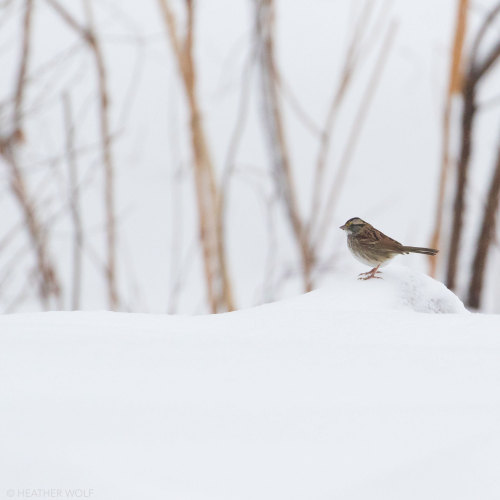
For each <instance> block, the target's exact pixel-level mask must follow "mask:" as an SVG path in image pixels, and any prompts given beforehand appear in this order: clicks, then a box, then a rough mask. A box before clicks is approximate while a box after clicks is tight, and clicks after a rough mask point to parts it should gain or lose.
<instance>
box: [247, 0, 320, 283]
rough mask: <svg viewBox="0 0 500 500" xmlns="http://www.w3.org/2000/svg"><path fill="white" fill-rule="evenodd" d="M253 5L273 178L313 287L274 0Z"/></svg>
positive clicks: (305, 275)
mask: <svg viewBox="0 0 500 500" xmlns="http://www.w3.org/2000/svg"><path fill="white" fill-rule="evenodd" d="M255 9H256V11H255V16H256V36H257V40H258V42H259V46H260V51H259V62H260V70H261V71H260V73H261V89H262V100H263V111H264V118H265V122H266V125H267V127H268V131H269V134H268V137H267V138H268V144H269V150H270V152H271V154H272V159H273V167H274V179H275V182H276V184H277V189H278V192H279V193H281V194H282V195H283V201H284V205H285V210H286V214H287V216H288V221H289V222H290V225H291V228H292V232H293V235H294V238H295V240H296V242H297V245H298V247H299V251H300V256H301V264H302V280H303V287H304V290H305V291H306V292H308V291H310V290H312V288H313V280H312V271H313V266H314V255H313V252H312V248H311V245H310V244H309V240H308V236H307V231H306V227H305V224H304V222H303V220H302V218H301V215H300V211H299V206H298V199H297V193H296V189H295V184H294V178H293V172H292V167H291V162H290V156H289V151H288V145H287V142H286V137H285V130H284V124H283V117H282V110H281V104H280V99H279V95H278V89H277V83H276V80H277V75H278V71H277V69H276V61H275V49H274V1H273V0H255Z"/></svg>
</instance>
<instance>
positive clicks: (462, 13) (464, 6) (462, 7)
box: [429, 0, 469, 276]
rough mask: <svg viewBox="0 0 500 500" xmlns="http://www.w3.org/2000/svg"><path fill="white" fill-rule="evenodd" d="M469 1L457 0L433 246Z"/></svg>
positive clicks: (431, 262) (432, 267)
mask: <svg viewBox="0 0 500 500" xmlns="http://www.w3.org/2000/svg"><path fill="white" fill-rule="evenodd" d="M468 8H469V0H458V2H457V20H456V23H455V31H454V33H453V49H452V53H451V61H450V71H449V82H448V89H447V92H446V101H445V105H444V110H443V129H442V134H443V141H442V145H441V170H440V173H439V188H438V195H437V202H436V218H435V225H434V230H433V233H432V236H431V241H430V244H429V246H430V247H431V248H439V247H440V240H441V230H442V225H443V213H444V203H445V195H446V186H447V182H448V173H449V170H450V124H451V110H452V102H453V97H454V96H456V95H458V94H460V92H461V91H462V80H463V68H462V53H463V48H464V40H465V34H466V31H467V13H468ZM440 255H441V254H438V255H437V256H436V257H433V258H430V259H429V265H430V275H431V276H436V270H437V265H438V261H439V256H440Z"/></svg>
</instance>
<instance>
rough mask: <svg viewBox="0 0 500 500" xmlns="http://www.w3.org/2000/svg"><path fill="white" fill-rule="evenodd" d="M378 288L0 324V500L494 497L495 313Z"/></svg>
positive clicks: (426, 286) (356, 286) (344, 285)
mask: <svg viewBox="0 0 500 500" xmlns="http://www.w3.org/2000/svg"><path fill="white" fill-rule="evenodd" d="M383 276H384V279H383V280H370V281H367V282H363V281H357V280H356V276H355V275H352V274H349V273H346V274H345V275H342V276H338V277H337V279H336V280H333V281H332V282H331V283H329V284H328V285H327V286H325V287H324V288H322V289H320V290H317V291H315V292H312V293H309V294H306V295H303V296H300V297H296V298H294V299H289V300H286V301H283V302H278V303H273V304H268V305H264V306H260V307H257V308H253V309H247V310H242V311H239V312H234V313H228V314H223V315H217V316H198V317H189V316H168V315H141V314H125V313H109V312H94V313H89V312H74V313H67V312H54V313H37V314H19V315H11V316H2V317H0V405H1V412H0V471H1V473H0V498H12V497H15V498H20V497H23V496H24V497H25V498H26V497H28V496H31V497H32V498H36V497H43V496H45V497H49V496H51V497H59V498H61V497H68V496H69V494H68V493H65V491H66V490H68V491H73V492H76V491H77V490H78V489H80V490H79V491H80V492H83V493H86V494H87V496H88V497H90V498H93V499H99V500H101V499H103V500H109V499H112V498H116V499H120V500H126V499H134V500H135V499H137V498H142V499H157V498H168V499H175V500H184V499H189V500H197V499H217V500H225V499H228V500H229V499H230V500H235V499H238V500H245V499H259V500H261V499H270V500H271V499H272V500H277V499H284V500H291V499H308V500H309V499H314V500H318V499H329V500H331V499H342V500H344V499H356V500H358V499H359V500H361V499H362V500H366V499H370V500H373V499H380V500H382V499H383V500H390V499H394V500H396V499H397V500H401V499H405V500H411V499H418V500H422V499H424V498H426V499H427V498H429V499H430V498H433V499H434V498H436V499H440V500H447V499H450V500H451V499H453V500H460V499H468V500H469V499H479V498H480V499H481V500H488V499H492V500H493V499H495V500H497V499H498V498H500V474H499V470H500V391H499V390H498V388H499V387H500V318H499V317H498V316H492V315H478V314H470V313H468V312H466V311H465V309H464V308H463V305H462V304H461V302H460V301H459V300H458V299H457V298H456V297H455V296H454V295H453V294H452V293H451V292H450V291H448V290H447V289H446V288H445V287H444V286H443V285H441V284H440V283H438V282H435V281H433V280H432V279H431V278H428V277H426V276H423V275H419V274H416V273H414V272H413V271H410V270H407V269H405V268H403V267H398V266H393V265H391V266H389V267H388V268H387V269H384V271H383ZM436 312H440V313H449V314H434V313H436ZM49 489H54V491H55V492H56V493H57V491H59V492H60V494H59V495H58V496H56V495H54V494H52V495H49V493H50V491H52V490H49ZM57 489H59V490H57ZM65 489H66V490H65Z"/></svg>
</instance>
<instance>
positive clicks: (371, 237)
mask: <svg viewBox="0 0 500 500" xmlns="http://www.w3.org/2000/svg"><path fill="white" fill-rule="evenodd" d="M340 229H343V230H344V231H346V233H347V246H348V247H349V250H350V251H351V253H352V254H353V255H354V257H355V258H356V259H357V260H359V261H360V262H362V263H363V264H366V265H367V266H371V267H373V269H371V270H370V271H368V272H367V273H361V274H360V275H359V279H363V280H368V279H370V278H379V276H375V275H376V273H379V272H380V271H379V270H378V268H379V267H380V266H384V265H386V264H388V263H389V261H390V260H391V259H392V258H393V257H396V255H402V254H408V253H423V254H426V255H436V254H437V253H438V250H434V249H433V248H422V247H407V246H405V245H402V244H401V243H399V241H396V240H393V239H392V238H389V236H386V235H385V234H384V233H382V232H380V231H379V230H378V229H375V228H374V227H373V226H372V225H371V224H368V222H365V221H364V220H362V219H360V218H359V217H353V218H352V219H349V220H348V221H347V222H346V223H345V224H344V225H343V226H340Z"/></svg>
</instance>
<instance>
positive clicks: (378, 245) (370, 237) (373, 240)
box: [358, 225, 408, 254]
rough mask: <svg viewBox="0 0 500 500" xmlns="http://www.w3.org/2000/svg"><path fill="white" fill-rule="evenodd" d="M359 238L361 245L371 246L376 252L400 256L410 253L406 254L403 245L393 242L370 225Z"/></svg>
mask: <svg viewBox="0 0 500 500" xmlns="http://www.w3.org/2000/svg"><path fill="white" fill-rule="evenodd" d="M358 238H359V240H360V243H362V244H365V245H371V247H372V248H373V249H374V250H380V251H387V252H390V253H398V254H403V253H408V252H405V250H404V248H403V245H402V244H401V243H399V241H396V240H393V239H392V238H391V237H389V236H387V235H386V234H384V233H383V232H382V231H379V230H378V229H375V228H374V227H373V226H370V225H367V226H366V227H365V228H363V230H362V231H361V232H360V233H359V234H358Z"/></svg>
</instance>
